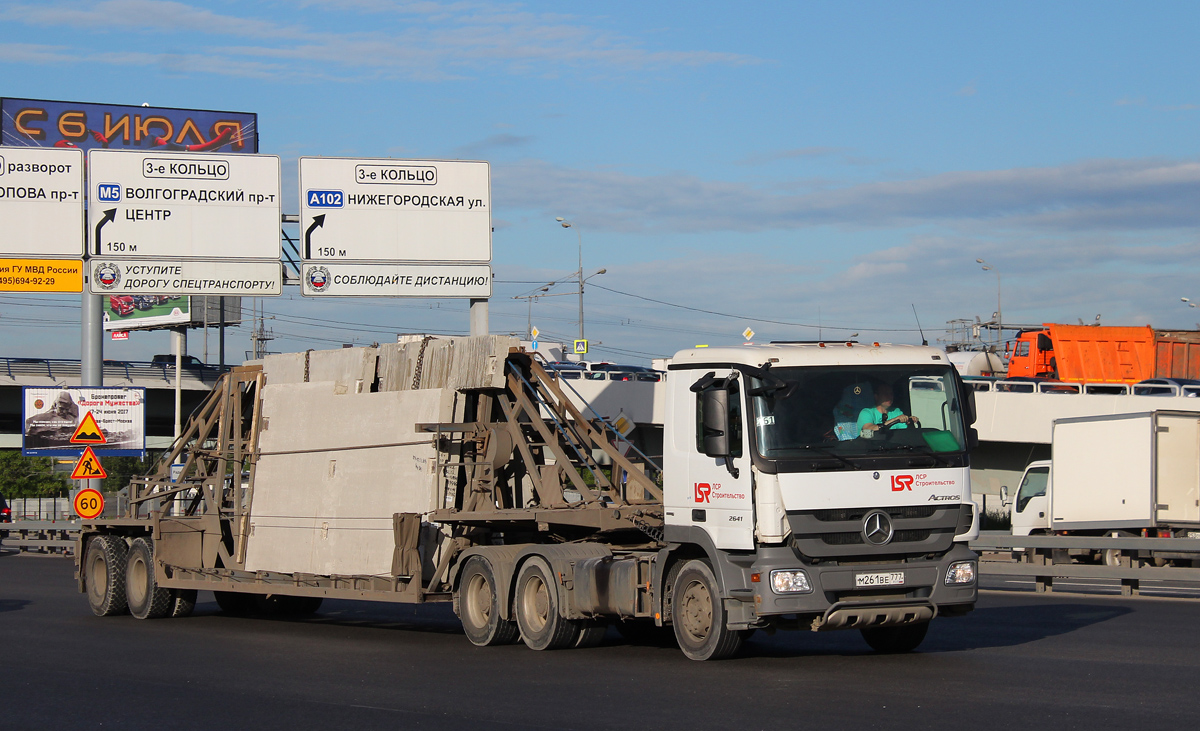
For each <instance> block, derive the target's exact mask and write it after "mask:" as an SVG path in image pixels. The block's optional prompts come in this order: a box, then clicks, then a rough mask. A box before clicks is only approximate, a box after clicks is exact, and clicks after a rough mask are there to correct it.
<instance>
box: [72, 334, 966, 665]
mask: <svg viewBox="0 0 1200 731" xmlns="http://www.w3.org/2000/svg"><path fill="white" fill-rule="evenodd" d="M564 385H566V384H565V382H561V381H560V380H559V379H558V378H557V377H556V375H555V372H554V370H553V369H546V368H544V367H543V365H542V363H541V362H540V361H539V360H538V357H537V355H536V354H534V353H528V352H525V351H523V350H521V349H520V348H519V347H518V343H517V341H516V340H514V339H512V338H505V337H497V336H484V337H474V338H459V339H429V338H426V339H424V340H421V341H420V342H410V343H404V344H395V345H385V346H381V347H377V348H353V349H344V350H339V351H309V352H306V353H299V354H287V355H282V356H270V357H268V358H266V359H264V360H263V361H262V362H261V363H258V364H252V365H246V366H241V367H237V368H234V369H233V371H232V372H231V373H229V374H227V375H225V376H223V377H222V379H221V380H220V381H219V382H218V383H217V385H216V387H215V388H214V391H213V393H212V394H211V396H210V397H209V399H208V400H207V401H206V402H204V404H202V405H201V406H200V407H199V408H198V409H197V411H196V412H195V413H194V414H192V416H191V417H190V418H189V420H188V425H187V428H186V429H185V430H184V433H183V434H182V435H181V437H180V438H179V439H178V440H176V442H175V444H174V445H173V447H172V448H171V449H170V450H169V451H168V453H167V454H165V455H164V457H163V459H162V460H161V461H160V463H159V466H158V467H157V469H156V470H155V471H154V472H153V473H152V474H149V475H147V476H144V477H138V478H134V479H133V480H132V481H131V484H130V486H129V488H128V489H129V495H128V505H129V507H128V510H127V512H125V514H123V515H122V516H120V517H114V518H100V519H96V520H91V521H84V522H83V525H82V530H81V531H80V537H79V547H78V550H77V551H76V556H77V563H78V584H79V589H80V590H81V591H82V592H84V593H86V595H87V598H88V601H89V603H90V605H91V608H92V611H93V612H94V613H95V614H97V615H101V616H104V615H114V614H121V613H125V612H129V613H132V614H133V615H134V616H135V617H138V618H157V617H167V616H184V615H186V614H188V613H190V612H191V610H192V608H193V607H194V605H195V602H196V598H197V592H198V591H202V590H211V591H213V592H214V594H215V597H216V600H217V602H218V603H219V604H220V606H221V607H222V608H223V609H225V610H226V611H231V612H245V611H253V610H255V609H257V610H260V611H273V612H312V611H315V610H316V609H317V608H318V607H319V604H320V602H321V600H322V599H324V598H339V599H363V600H373V601H391V602H412V603H422V602H452V603H453V608H454V611H455V612H456V613H457V615H458V616H459V618H460V619H461V621H462V624H463V629H464V632H465V634H466V636H467V638H468V639H469V640H470V641H471V642H472V643H474V644H475V645H479V646H487V645H496V644H502V643H510V642H515V641H518V640H520V641H523V642H524V643H525V644H526V645H528V646H529V647H531V648H533V649H536V650H546V649H556V648H567V647H580V646H586V645H590V644H595V643H596V642H598V641H599V640H600V639H601V638H602V637H603V636H604V633H605V631H606V629H607V627H608V625H610V624H617V625H618V628H620V629H622V630H625V631H642V630H651V631H653V628H665V627H669V628H671V631H673V633H674V636H675V639H676V640H677V641H678V644H679V646H680V649H681V650H682V651H683V652H684V654H685V655H686V656H687V657H689V658H692V659H695V660H709V659H719V658H722V657H727V656H729V655H731V654H732V653H734V652H735V651H737V649H738V647H739V645H740V643H741V641H742V638H743V636H744V634H745V633H746V632H747V631H750V630H755V629H764V630H767V631H775V630H777V629H804V630H813V631H821V630H835V629H859V630H861V632H862V635H863V637H864V638H865V639H866V641H867V642H868V643H869V644H870V645H871V646H872V647H874V648H875V649H876V650H879V651H884V652H901V651H909V650H912V649H914V648H915V647H916V646H917V645H919V644H920V642H921V641H922V639H923V638H924V637H925V634H926V630H927V628H928V626H929V623H930V621H931V620H933V619H934V618H937V617H953V616H960V615H962V614H965V613H967V612H969V611H970V610H971V609H972V608H973V607H974V604H975V601H976V596H977V586H976V570H977V563H976V561H977V557H976V555H975V554H974V553H973V552H972V551H971V550H970V549H969V548H968V545H967V543H968V541H969V540H971V539H972V538H974V537H975V536H977V535H978V515H977V513H976V510H975V504H974V503H973V502H972V501H971V494H970V482H969V480H970V478H969V452H970V449H971V447H972V446H973V444H974V442H975V441H976V438H975V436H974V430H973V429H972V428H971V424H972V423H973V421H974V403H973V392H971V391H970V390H967V389H966V388H964V386H963V383H962V381H961V378H960V377H959V376H958V374H957V373H956V372H955V370H954V368H953V367H952V365H951V364H949V363H948V362H947V361H946V360H945V355H944V354H943V353H941V352H940V351H938V350H936V349H933V348H928V347H919V346H902V345H879V344H873V345H861V344H857V343H845V344H837V345H828V344H824V343H820V344H780V345H745V346H741V347H721V348H716V347H713V348H696V349H690V350H684V351H681V352H679V353H677V354H676V355H675V357H674V358H672V359H671V361H670V363H669V365H668V371H667V376H666V383H665V384H664V385H665V387H666V388H667V393H666V398H667V419H666V423H665V424H664V425H663V426H664V438H663V448H662V451H663V454H662V455H650V456H648V455H645V454H642V453H640V452H639V451H638V450H636V449H633V448H631V446H630V445H629V444H628V443H627V442H624V441H623V438H622V437H621V436H620V434H619V433H618V432H617V430H615V429H613V428H612V427H611V425H609V424H608V423H607V422H606V421H605V420H604V419H602V418H600V417H599V416H598V415H597V414H594V413H584V412H586V411H587V410H586V409H584V411H580V410H579V409H578V408H576V407H575V406H574V405H572V403H571V401H570V400H569V399H567V398H566V396H565V394H564V392H563V388H564ZM889 396H890V398H891V400H892V404H891V405H890V406H889V405H887V404H885V405H884V408H885V409H889V408H890V409H900V410H901V411H902V412H903V413H904V414H906V415H908V416H910V417H913V418H912V419H910V420H909V422H910V423H908V424H904V425H903V427H901V426H900V425H899V424H897V425H895V426H893V427H892V428H886V429H884V428H881V429H876V430H861V429H860V428H859V426H858V424H859V423H865V422H864V421H862V420H861V418H863V414H864V413H867V414H868V417H869V410H871V409H875V408H877V407H878V406H879V404H880V403H882V402H884V401H887V400H889V398H888V397H889ZM179 464H182V465H183V467H182V469H181V470H180V468H179V467H178V465H179ZM171 465H177V466H176V467H175V470H174V471H173V470H172V467H171Z"/></svg>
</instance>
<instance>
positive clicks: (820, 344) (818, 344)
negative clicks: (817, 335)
mask: <svg viewBox="0 0 1200 731" xmlns="http://www.w3.org/2000/svg"><path fill="white" fill-rule="evenodd" d="M817 347H818V348H824V347H825V343H817Z"/></svg>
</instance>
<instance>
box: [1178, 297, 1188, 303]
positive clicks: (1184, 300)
mask: <svg viewBox="0 0 1200 731" xmlns="http://www.w3.org/2000/svg"><path fill="white" fill-rule="evenodd" d="M1179 301H1180V302H1191V300H1190V299H1188V298H1187V297H1180V298H1179Z"/></svg>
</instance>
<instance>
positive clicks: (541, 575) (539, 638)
mask: <svg viewBox="0 0 1200 731" xmlns="http://www.w3.org/2000/svg"><path fill="white" fill-rule="evenodd" d="M553 576H554V572H552V571H551V570H550V567H549V566H547V565H546V562H545V561H543V560H542V559H540V558H533V559H530V560H529V561H528V562H527V563H526V564H525V565H524V566H522V567H521V572H520V574H518V575H517V590H516V593H515V595H514V599H513V609H514V611H513V613H514V614H516V615H517V626H518V627H519V628H520V629H521V639H522V640H524V641H525V644H526V645H527V646H528V647H529V648H530V649H532V650H558V649H561V648H564V647H572V646H574V645H575V642H576V640H577V639H578V638H579V632H580V627H579V623H578V622H572V621H571V620H569V619H566V618H565V617H563V616H562V615H561V614H560V612H559V606H558V605H559V602H558V587H557V586H556V585H555V582H554V579H553V578H551V577H553Z"/></svg>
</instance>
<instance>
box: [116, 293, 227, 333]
mask: <svg viewBox="0 0 1200 731" xmlns="http://www.w3.org/2000/svg"><path fill="white" fill-rule="evenodd" d="M221 299H222V298H221V297H182V296H167V295H153V294H145V295H143V294H135V295H115V294H114V295H109V296H107V297H105V298H104V329H105V330H112V331H121V330H159V329H162V328H169V327H180V326H183V327H197V328H198V327H216V326H217V325H218V324H219V323H220V322H221ZM223 299H224V300H225V325H226V326H234V325H240V324H241V322H242V298H241V297H225V298H223Z"/></svg>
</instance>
